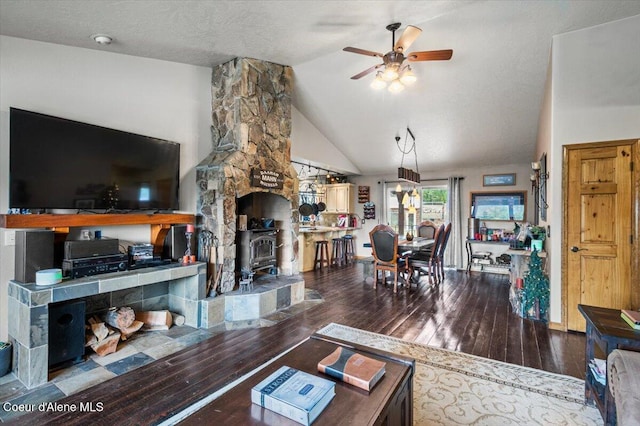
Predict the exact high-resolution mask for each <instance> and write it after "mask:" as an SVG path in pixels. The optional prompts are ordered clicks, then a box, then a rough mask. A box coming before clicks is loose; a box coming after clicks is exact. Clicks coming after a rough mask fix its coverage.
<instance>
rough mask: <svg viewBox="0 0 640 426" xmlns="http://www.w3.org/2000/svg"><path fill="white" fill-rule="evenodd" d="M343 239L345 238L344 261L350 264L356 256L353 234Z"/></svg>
mask: <svg viewBox="0 0 640 426" xmlns="http://www.w3.org/2000/svg"><path fill="white" fill-rule="evenodd" d="M342 239H343V240H344V263H345V265H349V264H350V263H352V262H353V261H354V259H355V257H356V252H355V247H354V245H353V235H345V236H343V237H342Z"/></svg>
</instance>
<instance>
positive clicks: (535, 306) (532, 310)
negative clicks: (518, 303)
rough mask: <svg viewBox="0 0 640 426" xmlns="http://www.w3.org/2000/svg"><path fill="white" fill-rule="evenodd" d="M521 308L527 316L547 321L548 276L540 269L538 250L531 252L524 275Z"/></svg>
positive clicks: (540, 262)
mask: <svg viewBox="0 0 640 426" xmlns="http://www.w3.org/2000/svg"><path fill="white" fill-rule="evenodd" d="M522 310H523V314H524V316H525V317H527V318H532V319H536V320H542V321H544V322H546V321H547V312H548V310H549V277H548V276H547V274H545V273H544V271H543V270H542V260H541V259H540V256H538V251H537V250H534V251H533V252H532V253H531V259H530V260H529V272H527V275H526V276H525V277H524V290H523V291H522Z"/></svg>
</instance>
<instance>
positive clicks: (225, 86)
mask: <svg viewBox="0 0 640 426" xmlns="http://www.w3.org/2000/svg"><path fill="white" fill-rule="evenodd" d="M211 84H212V126H211V135H212V151H211V153H210V154H209V155H208V156H207V158H206V159H205V160H203V161H202V162H201V163H200V164H199V165H198V167H197V168H196V179H197V188H198V192H199V194H198V207H197V208H198V213H199V216H200V218H201V221H202V222H201V223H199V226H201V227H202V229H206V230H208V231H210V232H212V233H213V234H214V235H215V236H216V237H218V240H219V241H220V246H221V249H220V250H219V251H218V256H219V259H218V263H222V264H223V270H222V271H223V272H222V283H221V286H220V291H221V292H222V293H226V292H230V291H232V290H233V289H234V287H235V285H236V284H237V278H236V276H237V272H238V267H237V252H238V250H237V247H236V244H237V242H238V238H237V233H238V215H240V214H242V215H246V216H247V217H248V219H249V220H251V219H252V218H253V219H255V220H260V219H262V218H271V219H274V222H275V227H276V228H277V229H278V234H277V238H278V242H277V245H278V251H277V273H278V275H284V276H290V275H294V274H297V273H298V256H297V231H298V215H297V210H298V197H297V191H298V190H297V188H298V177H297V172H296V170H295V169H294V167H293V166H292V165H291V140H290V134H291V92H292V70H291V68H290V67H287V66H283V65H278V64H273V63H269V62H264V61H259V60H255V59H246V58H236V59H234V60H232V61H230V62H227V63H225V64H222V65H220V66H218V67H216V68H214V70H213V74H212V82H211ZM255 173H268V174H271V175H273V176H277V179H275V178H274V181H273V182H272V183H273V185H264V184H263V185H260V184H259V183H256V179H254V178H253V177H254V174H255ZM220 257H221V258H222V260H221V259H220Z"/></svg>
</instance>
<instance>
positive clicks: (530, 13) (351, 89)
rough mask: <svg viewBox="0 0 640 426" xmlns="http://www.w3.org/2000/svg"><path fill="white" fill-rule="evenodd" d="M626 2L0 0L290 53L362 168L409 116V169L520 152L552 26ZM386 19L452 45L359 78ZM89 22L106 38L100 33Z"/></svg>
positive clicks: (632, 5) (209, 50) (197, 41)
mask: <svg viewBox="0 0 640 426" xmlns="http://www.w3.org/2000/svg"><path fill="white" fill-rule="evenodd" d="M637 14H640V1H617V0H605V1H586V0H577V1H568V0H558V1H552V0H549V1H542V0H534V1H455V0H453V1H435V0H434V1H348V0H342V1H264V0H263V1H213V0H192V1H189V0H184V1H182V0H162V1H159V0H133V1H131V0H99V1H97V0H96V1H76V0H53V1H39V0H38V1H36V0H1V1H0V34H3V35H8V36H13V37H21V38H26V39H33V40H39V41H46V42H51V43H58V44H64V45H69V46H77V47H83V48H88V49H100V50H108V51H110V52H115V53H122V54H127V55H135V56H142V57H149V58H156V59H163V60H168V61H175V62H181V63H187V64H193V65H200V66H207V67H213V66H215V65H218V64H220V63H224V62H226V61H228V60H230V59H232V58H234V57H238V56H239V57H249V58H257V59H262V60H266V61H270V62H275V63H279V64H284V65H290V66H292V67H293V70H294V75H295V88H294V105H295V106H296V107H297V108H298V110H299V111H300V112H301V113H302V114H303V115H304V116H305V117H306V118H307V119H308V120H309V121H310V122H311V123H312V124H313V125H314V126H315V127H317V129H318V130H319V131H320V132H321V133H322V134H323V135H324V136H325V137H326V138H327V139H328V140H329V141H331V142H332V143H333V144H334V145H335V146H336V147H337V148H338V149H339V150H340V151H341V152H342V153H343V154H344V155H345V156H346V157H347V158H348V159H349V160H350V161H351V162H352V163H353V164H354V165H355V166H356V167H357V169H358V170H359V172H360V173H361V174H369V175H371V174H387V173H393V172H394V170H395V169H396V168H397V167H398V165H399V161H400V155H401V154H400V153H399V151H398V150H397V148H396V143H395V140H394V137H395V136H401V138H402V140H404V138H405V135H406V128H407V126H409V127H410V128H411V130H412V132H413V133H414V135H415V137H416V142H417V147H418V148H417V153H418V162H419V168H420V169H421V170H425V169H430V170H446V169H456V168H464V167H472V166H474V165H477V164H483V165H486V164H513V163H523V162H528V161H530V160H531V158H532V157H533V155H534V149H535V142H536V138H537V129H538V119H539V113H540V107H541V103H542V99H543V93H544V84H545V80H546V73H547V67H548V64H549V57H550V52H551V45H552V37H553V36H554V35H556V34H561V33H565V32H568V31H573V30H578V29H583V28H587V27H591V26H594V25H598V24H601V23H606V22H610V21H614V20H617V19H622V18H625V17H629V16H634V15H637ZM393 22H401V23H402V26H401V28H400V30H399V31H398V36H399V35H400V34H401V33H402V31H403V30H404V28H405V27H406V25H408V24H409V25H414V26H417V27H420V28H421V29H422V30H423V32H422V34H421V35H420V36H419V37H418V39H417V40H416V41H415V42H414V43H413V45H412V46H411V48H410V50H411V51H422V50H440V49H453V52H454V53H453V58H452V59H451V60H450V61H434V62H420V63H416V64H415V66H414V67H413V70H414V72H415V74H416V75H417V78H418V80H417V82H416V83H415V84H414V85H413V86H411V87H409V88H407V89H406V90H404V91H403V92H401V93H398V94H391V93H389V92H388V91H386V90H382V91H375V90H373V89H371V88H370V87H369V83H370V82H371V80H372V79H373V77H374V75H373V74H371V75H368V76H366V77H363V78H362V79H360V80H351V79H350V77H351V76H352V75H354V74H357V73H359V72H360V71H363V70H365V69H367V68H369V67H371V66H373V65H375V64H377V63H379V62H380V60H379V58H374V57H370V56H364V55H356V54H353V53H348V52H344V51H342V49H343V48H344V47H346V46H354V47H358V48H362V49H366V50H372V51H376V52H381V53H386V52H387V51H389V50H391V44H392V43H391V33H390V32H388V31H387V30H386V29H385V27H386V26H387V25H388V24H390V23H393ZM96 33H107V34H109V35H111V36H112V37H114V42H113V43H112V44H111V45H109V46H106V47H105V46H99V45H97V44H96V43H95V42H94V41H93V40H92V39H91V37H90V36H91V35H93V34H96ZM593 90H598V88H597V87H594V88H593ZM584 99H585V102H586V103H588V102H589V94H588V93H586V94H585V96H584ZM585 106H588V105H585ZM294 142H295V141H294ZM410 166H411V164H410Z"/></svg>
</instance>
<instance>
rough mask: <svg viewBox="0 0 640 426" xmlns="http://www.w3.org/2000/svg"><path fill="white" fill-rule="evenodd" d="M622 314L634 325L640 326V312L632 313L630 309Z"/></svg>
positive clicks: (624, 310)
mask: <svg viewBox="0 0 640 426" xmlns="http://www.w3.org/2000/svg"><path fill="white" fill-rule="evenodd" d="M622 314H623V315H625V316H626V317H627V318H628V319H629V320H631V321H632V322H633V323H634V324H637V325H640V312H638V311H632V310H630V309H623V310H622Z"/></svg>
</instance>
